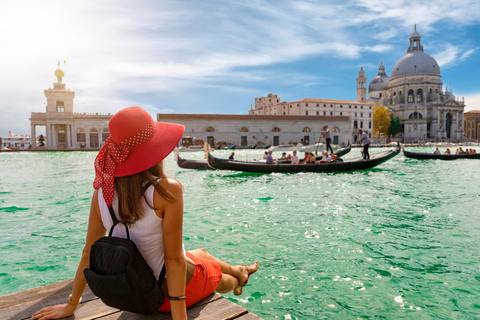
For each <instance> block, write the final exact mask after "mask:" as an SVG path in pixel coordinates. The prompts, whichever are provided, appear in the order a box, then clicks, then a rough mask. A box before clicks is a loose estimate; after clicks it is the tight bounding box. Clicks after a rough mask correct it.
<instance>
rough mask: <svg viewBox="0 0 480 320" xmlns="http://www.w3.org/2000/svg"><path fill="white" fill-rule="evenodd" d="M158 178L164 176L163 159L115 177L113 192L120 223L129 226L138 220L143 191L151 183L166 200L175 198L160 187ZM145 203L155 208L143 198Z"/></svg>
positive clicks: (140, 214)
mask: <svg viewBox="0 0 480 320" xmlns="http://www.w3.org/2000/svg"><path fill="white" fill-rule="evenodd" d="M158 178H166V176H165V173H163V161H161V162H159V163H157V164H156V165H154V166H153V167H151V168H150V169H147V170H145V171H142V172H139V173H136V174H132V175H130V176H124V177H116V178H115V192H116V193H117V197H118V215H119V217H120V220H121V221H122V223H124V224H126V225H128V226H130V225H131V224H133V223H135V221H137V220H139V219H140V218H141V217H142V216H143V214H144V212H143V208H142V205H141V202H140V201H141V200H142V197H143V198H145V191H147V189H148V188H149V187H150V186H151V185H153V186H154V187H155V190H157V192H158V193H159V194H160V195H161V196H162V197H163V198H164V199H165V200H167V201H169V202H173V201H175V200H176V198H175V197H174V196H173V194H172V193H171V192H170V191H168V190H166V189H165V188H162V186H160V184H158V183H157V180H158ZM145 202H146V203H147V205H148V206H149V207H150V208H152V209H154V210H156V209H158V208H155V207H154V206H153V203H149V201H148V200H147V198H145Z"/></svg>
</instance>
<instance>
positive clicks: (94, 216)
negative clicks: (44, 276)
mask: <svg viewBox="0 0 480 320" xmlns="http://www.w3.org/2000/svg"><path fill="white" fill-rule="evenodd" d="M105 232H106V230H105V228H104V227H103V223H102V219H101V216H100V209H99V207H98V192H97V190H95V192H94V193H93V197H92V204H91V206H90V216H89V218H88V229H87V239H86V242H85V246H84V248H83V252H82V257H81V258H80V263H79V264H78V268H77V272H76V274H75V279H74V281H73V289H72V295H71V301H73V302H76V301H79V300H80V298H81V296H82V294H83V291H84V290H85V286H86V284H87V282H86V281H85V276H84V275H83V270H84V269H85V268H88V267H89V266H90V247H91V246H92V244H93V243H94V242H95V241H97V240H98V239H100V238H101V237H103V236H105ZM76 309H77V306H73V305H71V304H68V303H66V304H59V305H56V306H51V307H45V308H43V309H41V310H40V311H37V312H36V313H35V314H34V315H33V316H32V319H40V320H44V319H59V318H65V317H68V316H70V315H72V314H73V313H74V312H75V310H76Z"/></svg>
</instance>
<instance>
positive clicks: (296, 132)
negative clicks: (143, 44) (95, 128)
mask: <svg viewBox="0 0 480 320" xmlns="http://www.w3.org/2000/svg"><path fill="white" fill-rule="evenodd" d="M157 121H165V122H173V123H179V124H183V125H184V126H185V133H184V137H183V139H182V144H183V145H195V144H196V145H199V144H200V145H201V144H203V142H208V143H209V144H210V145H211V146H215V147H217V146H219V145H225V146H230V145H236V146H237V147H243V148H247V147H252V146H267V145H274V146H276V145H282V144H296V143H302V144H313V143H315V142H318V141H319V140H320V135H321V131H322V126H323V125H325V124H328V125H329V128H330V133H331V137H332V142H333V143H334V144H347V143H348V140H349V139H350V133H351V130H350V129H351V127H350V118H349V117H348V116H323V115H318V116H309V115H285V116H284V115H280V116H279V115H233V114H168V113H164V114H157Z"/></svg>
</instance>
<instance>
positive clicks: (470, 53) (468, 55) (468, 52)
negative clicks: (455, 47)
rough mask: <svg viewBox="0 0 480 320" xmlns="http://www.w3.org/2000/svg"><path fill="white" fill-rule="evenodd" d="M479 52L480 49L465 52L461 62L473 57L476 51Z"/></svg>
mask: <svg viewBox="0 0 480 320" xmlns="http://www.w3.org/2000/svg"><path fill="white" fill-rule="evenodd" d="M477 50H478V48H475V49H470V50H467V51H465V52H464V53H463V54H462V55H461V57H460V60H462V61H463V60H465V59H467V58H468V57H470V56H471V55H472V54H473V53H474V52H475V51H477Z"/></svg>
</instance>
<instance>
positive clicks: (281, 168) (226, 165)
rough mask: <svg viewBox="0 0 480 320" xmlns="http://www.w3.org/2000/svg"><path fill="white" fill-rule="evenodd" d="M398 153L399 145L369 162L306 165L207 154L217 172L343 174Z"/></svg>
mask: <svg viewBox="0 0 480 320" xmlns="http://www.w3.org/2000/svg"><path fill="white" fill-rule="evenodd" d="M399 153H400V144H399V145H397V148H396V149H391V150H388V151H385V154H384V155H382V156H379V157H375V158H371V159H369V160H363V159H362V160H358V161H346V162H327V163H318V162H317V163H307V164H283V163H276V164H266V163H263V162H247V161H237V160H227V159H219V158H215V157H214V156H212V155H211V154H210V153H209V154H208V160H207V161H208V165H209V166H210V167H212V168H215V169H219V170H233V171H244V172H261V173H271V172H283V173H290V172H345V171H353V170H362V169H371V168H373V167H376V166H378V165H379V164H381V163H383V162H385V161H387V160H389V159H391V158H393V157H395V156H396V155H397V154H399Z"/></svg>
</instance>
